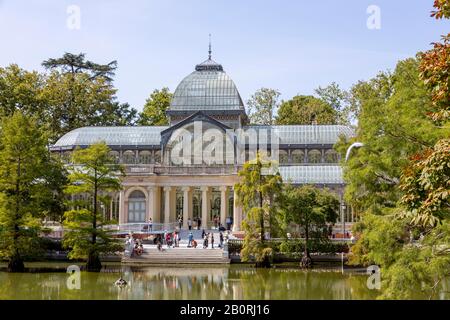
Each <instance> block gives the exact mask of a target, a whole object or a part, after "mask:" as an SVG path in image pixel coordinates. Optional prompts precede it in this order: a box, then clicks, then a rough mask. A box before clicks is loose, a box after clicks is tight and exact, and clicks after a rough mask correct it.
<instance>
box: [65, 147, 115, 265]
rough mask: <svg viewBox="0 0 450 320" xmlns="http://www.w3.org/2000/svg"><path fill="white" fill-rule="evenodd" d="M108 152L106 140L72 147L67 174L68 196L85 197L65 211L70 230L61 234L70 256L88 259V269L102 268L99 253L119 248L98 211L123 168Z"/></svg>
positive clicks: (111, 251) (66, 225)
mask: <svg viewBox="0 0 450 320" xmlns="http://www.w3.org/2000/svg"><path fill="white" fill-rule="evenodd" d="M109 152H110V149H109V148H108V146H107V145H106V144H105V143H98V144H93V145H91V146H90V147H88V148H86V149H77V150H75V151H74V152H73V154H72V163H73V164H74V166H73V167H72V168H71V169H70V174H69V177H68V178H69V182H70V183H69V185H68V186H67V187H66V193H67V194H68V195H80V196H81V197H84V199H85V200H81V201H77V202H76V203H72V205H73V206H74V205H76V206H77V208H78V209H72V210H69V211H67V212H66V213H65V214H64V218H65V219H64V226H65V227H66V228H67V230H69V231H68V232H66V233H65V235H64V240H63V244H64V246H65V247H67V248H70V250H71V251H70V253H69V257H70V258H74V259H77V258H85V259H87V263H86V269H87V270H88V271H99V270H100V269H101V267H102V265H101V261H100V255H101V254H103V253H114V252H116V251H118V250H120V249H121V247H122V246H121V244H120V243H118V242H117V241H116V240H114V239H113V238H112V235H111V231H108V230H106V229H104V228H103V227H104V225H105V220H104V218H103V215H102V213H101V210H99V207H100V205H101V203H102V199H103V198H104V197H105V196H107V193H108V192H112V191H117V190H120V189H121V182H120V175H121V174H122V173H123V168H122V167H121V166H120V165H117V164H114V161H113V159H111V157H110V155H109Z"/></svg>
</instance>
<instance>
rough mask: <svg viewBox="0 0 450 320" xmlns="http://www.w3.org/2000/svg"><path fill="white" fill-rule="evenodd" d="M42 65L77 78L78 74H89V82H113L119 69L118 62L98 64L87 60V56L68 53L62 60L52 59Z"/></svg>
mask: <svg viewBox="0 0 450 320" xmlns="http://www.w3.org/2000/svg"><path fill="white" fill-rule="evenodd" d="M42 65H43V66H44V67H45V68H47V69H51V70H55V69H56V70H59V71H60V72H61V73H63V74H67V73H70V74H72V76H75V74H77V73H84V74H88V75H89V78H88V80H94V79H96V78H100V77H101V78H104V79H105V80H106V81H109V82H112V80H113V77H114V75H115V71H116V69H117V61H116V60H113V61H111V62H109V63H107V64H98V63H95V62H92V61H90V60H86V54H84V53H79V54H73V53H69V52H66V53H64V55H63V56H62V57H61V58H50V59H48V60H45V61H44V62H42Z"/></svg>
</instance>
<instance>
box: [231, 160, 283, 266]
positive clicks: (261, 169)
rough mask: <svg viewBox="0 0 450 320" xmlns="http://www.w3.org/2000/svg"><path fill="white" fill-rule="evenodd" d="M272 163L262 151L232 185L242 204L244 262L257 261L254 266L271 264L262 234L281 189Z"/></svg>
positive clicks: (271, 215)
mask: <svg viewBox="0 0 450 320" xmlns="http://www.w3.org/2000/svg"><path fill="white" fill-rule="evenodd" d="M273 170H274V163H273V162H271V161H269V160H267V159H265V156H264V155H263V154H261V153H257V155H256V158H255V159H254V160H252V161H249V162H247V163H245V164H244V166H243V168H242V170H241V171H239V173H238V176H239V178H240V182H239V183H237V184H236V185H235V190H236V194H237V201H238V203H239V204H240V205H241V206H242V208H243V210H244V213H245V219H244V221H243V222H242V227H243V229H244V230H245V238H244V246H243V248H242V251H241V258H242V260H243V261H250V260H251V259H252V258H254V259H255V261H256V266H257V267H259V266H263V267H266V266H268V265H270V257H271V254H272V251H271V248H269V247H268V246H267V244H266V243H265V238H264V237H265V233H266V231H268V230H270V224H271V221H272V220H273V219H275V217H274V215H275V214H277V212H278V201H279V197H280V193H281V190H282V183H283V182H282V178H281V176H280V174H279V173H278V172H277V173H274V172H272V171H273Z"/></svg>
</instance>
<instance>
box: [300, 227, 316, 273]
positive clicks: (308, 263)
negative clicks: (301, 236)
mask: <svg viewBox="0 0 450 320" xmlns="http://www.w3.org/2000/svg"><path fill="white" fill-rule="evenodd" d="M308 242H309V222H308V220H307V219H306V222H305V251H304V252H303V257H302V261H301V262H300V266H301V267H302V268H311V267H312V264H313V263H312V259H311V256H310V254H309V249H308Z"/></svg>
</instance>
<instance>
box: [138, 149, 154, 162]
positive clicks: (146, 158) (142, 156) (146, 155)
mask: <svg viewBox="0 0 450 320" xmlns="http://www.w3.org/2000/svg"><path fill="white" fill-rule="evenodd" d="M151 159H152V153H151V152H150V151H146V150H145V151H141V152H139V163H140V164H149V163H150V161H151Z"/></svg>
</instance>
